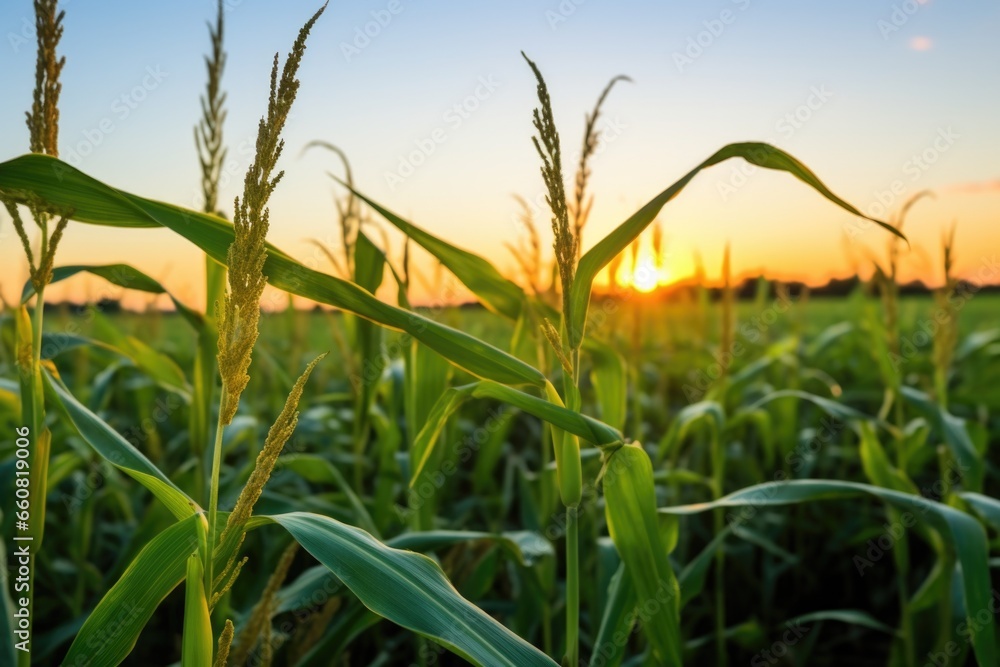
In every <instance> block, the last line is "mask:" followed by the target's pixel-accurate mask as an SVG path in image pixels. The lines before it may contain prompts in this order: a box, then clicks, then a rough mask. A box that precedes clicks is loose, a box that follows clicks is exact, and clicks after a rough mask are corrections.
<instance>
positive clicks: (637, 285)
mask: <svg viewBox="0 0 1000 667" xmlns="http://www.w3.org/2000/svg"><path fill="white" fill-rule="evenodd" d="M614 282H615V283H616V284H617V285H618V286H619V287H622V288H626V289H633V290H635V291H636V292H640V293H642V294H648V293H650V292H653V291H655V290H656V289H657V288H658V287H661V286H663V285H666V284H668V283H669V282H670V271H669V269H668V268H667V265H666V262H665V261H664V258H662V257H659V258H658V257H656V256H655V255H654V254H653V253H652V252H643V251H641V250H640V253H639V257H638V259H637V260H636V261H635V262H628V261H626V262H622V265H621V267H620V268H619V269H618V272H617V274H616V275H615V276H614Z"/></svg>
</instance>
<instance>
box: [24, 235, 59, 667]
mask: <svg viewBox="0 0 1000 667" xmlns="http://www.w3.org/2000/svg"><path fill="white" fill-rule="evenodd" d="M42 234H43V236H42V238H43V241H42V245H43V247H44V246H45V245H46V243H45V240H44V239H45V230H44V229H43V232H42ZM36 292H37V293H36V297H35V309H34V316H33V317H32V321H31V325H32V331H31V335H32V350H31V354H32V357H31V368H30V369H28V372H30V373H31V391H30V393H29V401H30V405H31V420H30V421H31V437H32V439H33V441H34V445H35V446H34V452H33V455H32V457H31V468H30V470H31V478H30V479H31V496H32V498H33V499H34V502H36V503H39V505H40V509H37V510H35V511H34V512H33V513H32V516H31V524H30V529H29V533H30V536H31V538H32V543H31V548H30V552H29V555H28V590H27V597H28V613H29V614H30V617H31V618H34V608H35V562H36V554H37V553H38V552H39V550H40V549H41V546H42V538H43V537H44V535H45V497H46V495H47V491H48V489H47V488H46V487H47V482H48V479H47V477H48V467H49V461H48V458H49V451H50V449H51V448H50V445H49V444H48V442H47V441H46V440H45V436H43V435H42V431H43V429H44V428H45V396H44V394H43V393H42V384H41V378H42V325H43V317H44V314H45V285H41V286H40V287H39V288H38V289H37V291H36ZM22 387H23V384H22ZM17 661H18V662H17V664H18V667H29V666H30V665H31V652H30V651H18V658H17Z"/></svg>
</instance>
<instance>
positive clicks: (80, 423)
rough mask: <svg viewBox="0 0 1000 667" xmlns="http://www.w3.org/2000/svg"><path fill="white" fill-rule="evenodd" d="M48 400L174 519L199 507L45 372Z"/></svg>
mask: <svg viewBox="0 0 1000 667" xmlns="http://www.w3.org/2000/svg"><path fill="white" fill-rule="evenodd" d="M44 377H45V387H46V390H47V391H46V393H47V394H48V396H49V400H50V401H52V403H54V404H55V405H56V407H57V408H59V409H60V410H61V411H62V412H63V414H65V416H66V418H67V419H68V420H69V422H70V423H71V424H72V425H73V428H74V429H76V431H77V432H78V433H79V434H80V437H82V438H83V440H84V441H85V442H86V443H87V444H88V445H90V447H91V448H92V449H93V450H94V451H95V452H97V453H98V454H99V455H100V456H101V458H103V459H104V460H105V461H107V462H108V463H110V464H111V465H113V466H115V467H116V468H118V469H119V470H122V471H123V472H125V473H126V474H128V475H129V476H130V477H132V478H133V479H135V480H136V481H137V482H139V483H140V484H142V485H143V486H145V487H146V488H147V489H149V490H150V491H151V492H152V493H153V495H154V496H156V497H157V498H158V499H159V500H160V502H162V503H163V504H164V505H166V507H167V509H169V510H170V512H171V513H172V514H173V515H174V516H176V517H177V518H178V519H185V518H187V517H190V516H191V515H192V514H195V513H197V512H200V511H201V508H200V507H198V504H197V503H196V502H195V501H194V500H192V499H191V498H190V497H189V496H188V495H187V494H186V493H184V492H183V491H182V490H181V489H180V487H178V486H177V485H176V484H174V483H173V482H172V481H170V479H169V478H168V477H167V476H166V475H165V474H164V473H163V472H162V471H161V470H160V469H159V468H157V467H156V466H155V465H154V464H153V462H152V461H150V460H149V459H148V458H146V456H145V455H144V454H143V453H142V452H140V451H139V450H138V449H136V448H135V447H134V446H133V445H132V443H130V442H129V441H128V440H126V439H125V438H123V437H122V436H121V435H120V434H119V433H118V432H117V431H115V430H114V429H113V428H111V427H110V426H108V424H107V423H105V422H104V421H103V420H102V419H101V418H100V417H98V416H97V415H95V414H94V413H93V412H91V411H90V410H88V409H87V408H86V407H84V406H83V405H82V404H81V403H80V402H79V401H77V400H76V397H74V396H73V394H71V393H70V392H69V390H68V389H66V387H64V386H63V385H62V383H60V382H59V381H58V380H56V379H55V378H53V377H52V376H51V375H50V374H49V373H47V372H46V373H45V374H44Z"/></svg>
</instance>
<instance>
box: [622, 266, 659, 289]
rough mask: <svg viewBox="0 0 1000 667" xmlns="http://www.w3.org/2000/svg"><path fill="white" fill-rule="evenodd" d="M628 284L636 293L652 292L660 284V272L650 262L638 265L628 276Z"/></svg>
mask: <svg viewBox="0 0 1000 667" xmlns="http://www.w3.org/2000/svg"><path fill="white" fill-rule="evenodd" d="M629 282H630V284H631V286H632V287H633V288H635V290H636V291H638V292H643V293H647V292H652V291H653V290H655V289H656V288H657V287H658V286H659V284H660V272H659V269H658V268H657V267H656V265H655V264H654V263H653V262H652V261H651V260H649V261H645V262H642V263H640V264H638V265H637V266H636V267H635V269H634V270H633V271H632V275H631V276H629Z"/></svg>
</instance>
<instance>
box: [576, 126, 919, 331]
mask: <svg viewBox="0 0 1000 667" xmlns="http://www.w3.org/2000/svg"><path fill="white" fill-rule="evenodd" d="M734 157H741V158H743V159H744V160H746V161H747V162H750V163H751V164H754V165H757V166H758V167H763V168H765V169H774V170H777V171H785V172H788V173H789V174H791V175H793V176H795V177H796V178H797V179H799V180H800V181H802V182H803V183H805V184H806V185H808V186H809V187H811V188H813V189H814V190H816V191H817V192H818V193H820V194H821V195H823V196H824V197H826V198H827V199H828V200H830V201H831V202H833V203H834V204H836V205H837V206H839V207H840V208H842V209H844V210H846V211H847V212H849V213H852V214H854V215H857V216H860V217H862V218H866V219H868V220H871V221H872V222H874V223H875V224H877V225H879V226H880V227H883V228H884V229H887V230H888V231H890V232H892V233H893V234H895V235H897V236H899V237H900V238H903V239H905V238H906V237H904V236H903V235H902V234H901V233H900V232H899V231H898V230H896V228H895V227H892V226H891V225H889V224H887V223H885V222H882V221H880V220H876V219H874V218H870V217H868V216H866V215H864V214H863V213H861V211H859V210H858V209H856V208H854V207H853V206H851V205H850V204H848V203H847V202H846V201H844V200H843V199H841V198H840V197H838V196H837V195H835V194H833V193H832V192H831V191H830V190H829V189H828V188H827V187H826V186H825V185H823V183H822V182H821V181H820V180H819V179H818V178H817V177H816V175H815V174H813V173H812V172H811V171H810V170H809V168H808V167H806V166H805V165H804V164H802V163H801V162H799V161H798V160H796V159H795V158H794V157H792V156H791V155H789V154H788V153H785V152H784V151H782V150H780V149H778V148H775V147H774V146H770V145H768V144H764V143H758V142H747V143H737V144H729V145H728V146H723V147H722V148H720V149H719V150H718V151H716V153H715V154H714V155H712V156H711V157H709V158H708V159H707V160H705V161H704V162H702V163H701V164H699V165H698V166H697V167H695V168H694V169H692V170H691V171H690V172H688V173H687V175H685V176H684V177H683V178H682V179H680V180H679V181H677V182H676V183H674V184H673V185H671V186H670V187H669V188H667V189H666V190H664V191H663V192H661V193H660V194H658V195H657V196H656V197H654V198H653V199H651V200H650V201H649V203H647V204H646V205H645V206H643V207H642V208H641V209H639V210H638V211H637V212H636V213H634V214H633V215H632V217H630V218H629V219H628V220H626V221H625V222H623V223H622V224H621V225H619V226H618V227H617V228H616V229H615V230H614V231H613V232H611V233H610V234H608V235H607V236H606V237H604V238H603V239H601V241H600V242H598V243H597V245H595V246H594V247H593V248H591V249H590V250H588V251H587V252H586V254H584V255H583V257H582V258H580V264H579V267H578V268H577V272H576V277H575V278H574V280H573V287H572V290H571V292H570V300H571V301H570V303H571V305H570V317H571V318H572V321H571V322H569V323H568V324H569V326H568V327H567V328H568V330H569V336H570V344H571V346H572V347H574V348H575V347H577V346H579V344H580V342H581V341H582V340H583V336H584V330H585V328H586V322H587V308H588V307H589V305H590V291H591V286H592V285H593V283H594V279H595V278H596V277H597V274H598V273H600V271H601V269H603V268H604V267H605V266H607V264H608V262H610V261H611V260H612V259H613V258H614V257H615V256H616V255H618V254H619V253H620V252H621V251H623V250H624V249H625V248H627V247H628V245H629V244H630V243H631V242H632V241H633V240H634V239H635V238H636V237H638V236H639V234H641V233H642V231H643V230H644V229H646V227H647V226H648V225H649V224H650V223H651V222H652V221H653V220H654V219H655V218H656V216H657V214H658V213H659V212H660V209H662V208H663V207H664V206H665V205H666V204H667V202H669V201H670V200H671V199H673V198H674V197H676V196H677V195H678V194H679V193H680V192H681V190H683V189H684V187H685V186H687V184H688V183H690V182H691V180H692V179H693V178H694V177H695V176H697V175H698V173H699V172H700V171H702V170H703V169H707V168H708V167H711V166H713V165H716V164H719V163H720V162H724V161H725V160H728V159H730V158H734Z"/></svg>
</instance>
